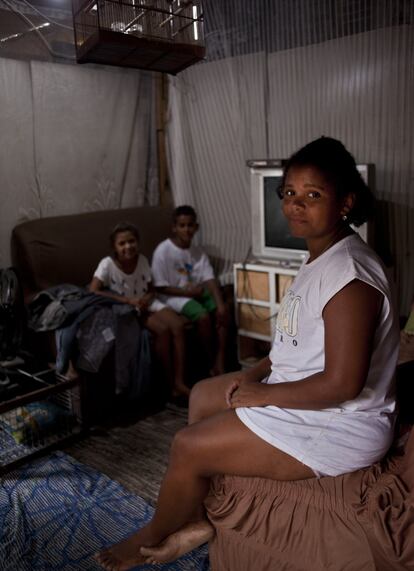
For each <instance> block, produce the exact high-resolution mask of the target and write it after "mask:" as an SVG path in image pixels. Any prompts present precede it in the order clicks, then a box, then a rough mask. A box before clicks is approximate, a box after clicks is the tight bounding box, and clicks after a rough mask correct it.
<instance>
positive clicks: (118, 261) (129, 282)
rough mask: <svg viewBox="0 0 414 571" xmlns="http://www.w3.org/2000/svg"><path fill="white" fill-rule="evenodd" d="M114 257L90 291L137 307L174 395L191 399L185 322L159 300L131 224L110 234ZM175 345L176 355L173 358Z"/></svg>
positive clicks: (100, 270) (96, 275)
mask: <svg viewBox="0 0 414 571" xmlns="http://www.w3.org/2000/svg"><path fill="white" fill-rule="evenodd" d="M110 244H111V248H112V250H113V255H112V256H107V257H105V258H103V259H102V260H101V261H100V262H99V265H98V267H97V269H96V271H95V273H94V276H93V279H92V281H91V284H90V286H89V289H90V291H92V292H94V293H97V294H101V295H106V296H108V297H111V298H112V299H115V300H117V301H120V302H122V303H128V304H130V305H133V306H134V307H135V308H136V309H137V311H138V312H139V316H140V320H141V323H142V325H143V326H144V327H146V328H147V329H148V330H149V331H150V332H151V333H153V334H154V338H155V352H156V354H157V356H158V357H159V359H160V360H161V362H162V364H163V368H164V371H165V374H166V377H167V379H168V380H169V381H170V385H171V387H172V396H173V397H180V396H183V395H184V396H185V397H187V396H188V395H189V394H190V389H189V388H188V387H187V386H186V384H185V382H184V359H185V338H184V320H183V318H182V317H180V316H179V315H178V314H177V313H175V311H173V310H172V309H170V308H169V307H167V306H166V305H165V304H164V303H161V302H160V301H159V300H158V299H155V294H154V290H153V287H152V278H151V269H150V266H149V263H148V260H147V258H146V257H145V256H143V255H142V254H140V252H139V248H138V245H139V232H138V229H137V227H136V226H134V225H133V224H130V223H129V222H122V223H120V224H117V226H115V228H114V229H113V230H112V232H111V235H110ZM171 345H173V349H174V355H173V358H171V349H172V347H171Z"/></svg>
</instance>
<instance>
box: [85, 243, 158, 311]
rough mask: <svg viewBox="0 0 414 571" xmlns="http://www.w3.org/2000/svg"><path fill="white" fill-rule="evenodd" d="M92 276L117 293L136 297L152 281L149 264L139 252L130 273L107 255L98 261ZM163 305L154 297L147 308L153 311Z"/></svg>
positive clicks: (139, 295)
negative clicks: (124, 270) (135, 263)
mask: <svg viewBox="0 0 414 571" xmlns="http://www.w3.org/2000/svg"><path fill="white" fill-rule="evenodd" d="M93 277H94V278H98V280H100V281H101V282H102V285H103V287H105V288H108V289H110V290H112V291H113V292H115V293H117V294H118V295H123V296H125V297H138V298H140V297H142V296H143V295H145V294H146V293H147V292H148V287H149V283H150V282H151V281H152V275H151V268H150V265H149V263H148V260H147V258H146V257H145V256H143V255H142V254H139V256H138V261H137V265H136V266H135V269H134V271H133V272H132V273H131V274H125V273H124V272H123V271H122V270H121V269H120V268H119V267H118V266H117V265H116V263H115V262H114V260H113V259H112V258H111V257H110V256H107V257H106V258H103V259H102V260H101V261H100V262H99V265H98V267H97V268H96V271H95V273H94V276H93ZM164 307H166V306H165V304H163V303H161V302H160V301H159V300H158V299H154V300H153V301H152V303H151V304H150V305H149V307H148V310H149V311H151V312H155V311H159V310H160V309H163V308H164Z"/></svg>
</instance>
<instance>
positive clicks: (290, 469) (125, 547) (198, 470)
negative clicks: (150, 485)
mask: <svg viewBox="0 0 414 571" xmlns="http://www.w3.org/2000/svg"><path fill="white" fill-rule="evenodd" d="M216 474H237V475H240V476H257V477H265V478H273V479H276V480H297V479H304V478H310V477H314V473H313V472H312V470H311V469H310V468H308V467H307V466H304V465H303V464H301V463H300V462H298V461H297V460H295V459H294V458H292V457H291V456H289V455H287V454H285V453H284V452H281V451H280V450H278V449H277V448H274V447H273V446H271V445H270V444H267V443H266V442H265V441H264V440H261V439H260V438H259V437H258V436H256V435H255V434H254V433H253V432H251V431H250V430H249V429H248V428H247V427H246V426H245V425H244V424H243V423H242V422H241V421H240V420H239V418H238V417H237V415H236V413H235V411H234V410H226V411H224V412H221V413H218V414H216V415H214V416H211V417H209V418H205V419H204V420H202V421H200V422H197V423H195V424H192V425H191V426H188V427H186V428H184V429H182V430H180V431H179V432H178V433H177V434H176V436H175V438H174V441H173V445H172V448H171V455H170V463H169V466H168V469H167V472H166V475H165V477H164V481H163V483H162V485H161V489H160V494H159V499H158V505H157V509H156V511H155V514H154V517H153V519H152V520H151V522H150V523H149V524H148V525H147V526H145V527H144V528H143V529H141V530H139V531H137V532H136V533H134V534H133V535H131V536H130V537H129V538H128V539H126V540H125V541H123V542H121V543H118V544H116V545H114V546H113V547H111V548H109V549H107V550H104V551H103V552H101V553H100V554H99V555H98V556H97V559H98V561H99V562H100V563H101V564H102V565H103V566H104V568H105V569H107V570H110V571H125V570H127V569H130V568H131V567H133V566H135V565H139V564H142V563H143V562H144V560H145V556H144V555H142V554H141V552H140V548H141V547H154V546H157V545H159V544H160V543H161V542H163V541H164V540H165V539H166V538H167V537H168V536H169V535H171V534H174V533H176V532H177V531H178V530H179V529H181V528H183V527H184V526H185V525H186V524H187V523H188V522H190V521H192V519H193V517H194V513H196V512H197V511H198V510H199V508H200V505H201V504H202V502H203V500H204V499H205V497H206V495H207V493H208V490H209V486H210V478H211V477H212V476H214V475H216ZM183 532H185V530H183ZM182 543H186V548H190V549H191V548H192V546H191V542H190V541H188V537H187V541H185V542H184V540H182ZM193 547H194V546H193ZM146 553H147V556H148V551H146ZM150 556H151V555H150ZM154 558H155V559H156V556H155V557H154Z"/></svg>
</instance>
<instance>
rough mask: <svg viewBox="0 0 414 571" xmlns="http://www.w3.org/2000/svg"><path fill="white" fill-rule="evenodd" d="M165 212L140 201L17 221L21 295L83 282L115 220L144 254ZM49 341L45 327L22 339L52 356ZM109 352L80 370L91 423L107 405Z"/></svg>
mask: <svg viewBox="0 0 414 571" xmlns="http://www.w3.org/2000/svg"><path fill="white" fill-rule="evenodd" d="M171 215H172V210H171V209H169V208H163V207H157V206H141V207H136V208H127V209H119V210H107V211H99V212H90V213H85V214H74V215H69V216H57V217H50V218H41V219H38V220H31V221H29V222H24V223H22V224H19V225H18V226H16V227H15V228H14V229H13V232H12V236H11V250H12V263H13V266H14V267H15V268H16V269H17V271H18V273H19V276H20V278H21V280H22V284H23V289H24V294H25V300H26V301H27V302H28V301H30V300H31V298H32V297H33V296H34V295H35V294H36V293H38V292H39V291H41V290H43V289H46V288H48V287H51V286H55V285H59V284H63V283H70V284H74V285H77V286H86V285H87V284H88V283H89V282H90V280H91V279H92V275H93V272H94V270H95V269H96V267H97V265H98V263H99V261H100V260H101V259H102V258H103V257H104V256H106V255H108V254H109V253H110V245H109V235H110V232H111V230H112V229H113V227H114V226H115V225H116V224H117V223H118V222H121V221H125V220H127V221H129V222H132V223H134V224H136V225H137V227H138V229H139V232H140V238H141V239H140V249H141V251H142V253H143V254H144V255H146V256H147V257H148V258H149V259H150V258H151V256H152V253H153V250H154V249H155V247H156V245H157V244H158V243H159V242H160V241H161V240H164V239H165V238H166V237H167V236H168V234H169V231H170V228H171ZM53 341H54V335H53V334H52V335H50V334H49V332H46V333H36V334H35V335H34V334H30V332H29V336H28V341H27V345H28V349H29V350H30V351H31V352H34V353H35V354H36V356H37V357H40V358H41V360H42V361H46V360H50V359H53V358H54V355H53ZM112 353H113V352H111V353H110V354H109V355H108V357H107V358H105V360H104V362H103V364H102V366H101V369H100V371H99V373H97V374H93V373H86V372H82V379H83V381H84V382H83V386H84V387H85V391H84V413H85V415H86V416H87V419H88V421H89V422H90V423H92V424H93V423H96V422H101V421H102V420H103V419H106V418H107V417H108V415H111V412H112V410H113V403H114V391H115V386H114V374H113V371H114V363H113V354H112ZM160 385H162V380H161V381H160ZM158 389H160V390H159V395H160V399H161V400H162V399H163V398H165V387H163V386H160V387H157V388H155V389H154V391H157V390H158ZM162 390H164V394H163V393H162ZM155 398H157V397H156V396H155Z"/></svg>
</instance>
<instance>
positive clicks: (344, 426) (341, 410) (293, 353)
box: [236, 234, 399, 476]
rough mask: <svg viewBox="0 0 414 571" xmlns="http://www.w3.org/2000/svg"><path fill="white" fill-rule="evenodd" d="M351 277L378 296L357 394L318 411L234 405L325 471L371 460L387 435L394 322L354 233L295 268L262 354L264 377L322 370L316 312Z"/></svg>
mask: <svg viewBox="0 0 414 571" xmlns="http://www.w3.org/2000/svg"><path fill="white" fill-rule="evenodd" d="M354 279H358V280H361V281H363V282H365V283H367V284H369V285H371V286H373V287H374V288H376V289H378V290H379V291H380V292H382V293H383V296H384V299H383V304H382V309H381V314H380V317H379V324H378V328H377V332H376V335H375V338H374V347H373V353H372V358H371V363H370V368H369V371H368V376H367V380H366V383H365V386H364V388H363V389H362V391H361V393H360V394H359V395H358V396H357V397H356V398H355V399H353V400H351V401H347V402H343V403H341V404H340V405H338V406H336V407H331V408H326V409H323V410H297V409H287V408H279V407H276V406H267V407H263V408H256V407H252V408H238V409H236V413H237V415H238V416H239V418H240V420H241V421H242V422H243V423H244V424H246V425H247V426H248V427H249V428H250V429H251V430H252V431H253V432H255V433H256V434H257V435H258V436H260V437H261V438H263V439H264V440H266V441H267V442H269V443H270V444H272V445H274V446H276V447H277V448H279V449H280V450H282V451H284V452H286V453H287V454H290V455H291V456H293V457H294V458H296V459H298V460H299V461H300V462H302V463H303V464H306V465H307V466H310V467H311V468H312V469H314V470H315V471H317V472H321V473H323V474H329V475H333V476H335V475H338V474H341V473H345V472H350V471H353V470H356V469H358V468H361V467H364V466H368V465H370V464H372V463H373V462H375V461H377V460H379V459H380V458H381V457H382V456H383V455H384V454H385V452H386V451H387V450H388V448H389V446H390V444H391V440H392V437H393V426H394V411H395V398H394V386H393V377H394V372H395V367H396V363H397V358H398V347H399V332H398V319H397V315H396V312H395V310H394V307H393V303H392V293H391V291H390V286H389V283H388V279H387V277H386V274H385V271H384V268H383V265H382V263H381V262H380V260H379V258H378V257H377V256H376V254H375V253H374V252H373V251H372V250H371V249H370V248H369V246H368V245H367V244H366V243H365V242H363V240H361V238H360V237H359V236H358V235H357V234H355V235H352V236H348V237H346V238H344V239H343V240H341V241H340V242H338V243H337V244H335V245H334V246H332V247H331V248H330V249H329V250H327V251H326V252H325V253H324V254H322V255H321V256H319V257H318V258H317V259H316V260H314V261H313V262H311V263H309V264H306V261H305V263H304V264H303V265H302V266H301V268H300V270H299V272H298V274H297V276H296V278H295V280H294V282H293V283H292V285H291V287H290V288H289V290H288V291H287V293H286V295H285V297H284V298H283V301H282V303H281V307H280V309H279V313H278V317H277V323H276V332H275V338H274V341H273V345H272V349H271V352H270V360H271V363H272V365H271V374H270V376H269V378H268V379H266V380H265V381H264V382H267V383H279V382H295V381H297V380H300V379H303V378H306V377H309V376H310V375H312V374H315V373H318V372H320V371H323V369H324V364H325V361H324V360H325V353H324V338H325V328H324V322H323V318H322V311H323V309H324V307H325V305H326V304H327V303H328V301H329V300H330V299H331V298H332V297H333V296H334V295H335V294H336V293H338V292H339V291H340V290H341V289H342V288H344V287H345V286H346V285H347V284H349V283H350V282H351V281H353V280H354ZM350 358H351V356H350Z"/></svg>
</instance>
